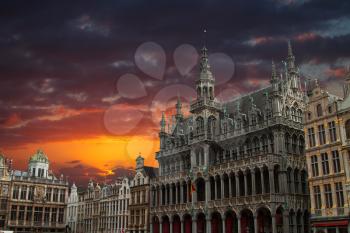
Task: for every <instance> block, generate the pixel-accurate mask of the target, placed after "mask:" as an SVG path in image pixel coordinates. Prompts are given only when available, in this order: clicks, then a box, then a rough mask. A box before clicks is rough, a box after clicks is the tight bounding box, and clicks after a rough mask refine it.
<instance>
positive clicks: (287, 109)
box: [286, 107, 290, 119]
mask: <svg viewBox="0 0 350 233" xmlns="http://www.w3.org/2000/svg"><path fill="white" fill-rule="evenodd" d="M289 116H290V111H289V108H288V107H286V117H287V118H288V119H289Z"/></svg>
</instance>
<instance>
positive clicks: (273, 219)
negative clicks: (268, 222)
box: [271, 214, 277, 233]
mask: <svg viewBox="0 0 350 233" xmlns="http://www.w3.org/2000/svg"><path fill="white" fill-rule="evenodd" d="M271 217H272V233H277V227H276V215H275V214H273V215H272V216H271Z"/></svg>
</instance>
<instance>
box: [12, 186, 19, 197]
mask: <svg viewBox="0 0 350 233" xmlns="http://www.w3.org/2000/svg"><path fill="white" fill-rule="evenodd" d="M18 196H19V186H18V185H15V186H14V187H13V191H12V199H18Z"/></svg>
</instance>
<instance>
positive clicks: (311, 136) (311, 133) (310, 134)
mask: <svg viewBox="0 0 350 233" xmlns="http://www.w3.org/2000/svg"><path fill="white" fill-rule="evenodd" d="M307 133H308V137H309V146H310V147H314V146H315V145H316V140H315V131H314V128H308V129H307Z"/></svg>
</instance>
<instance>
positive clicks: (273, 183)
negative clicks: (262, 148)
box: [269, 168, 275, 194]
mask: <svg viewBox="0 0 350 233" xmlns="http://www.w3.org/2000/svg"><path fill="white" fill-rule="evenodd" d="M269 178H270V182H269V183H270V193H271V194H273V193H275V176H274V172H273V168H269Z"/></svg>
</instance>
